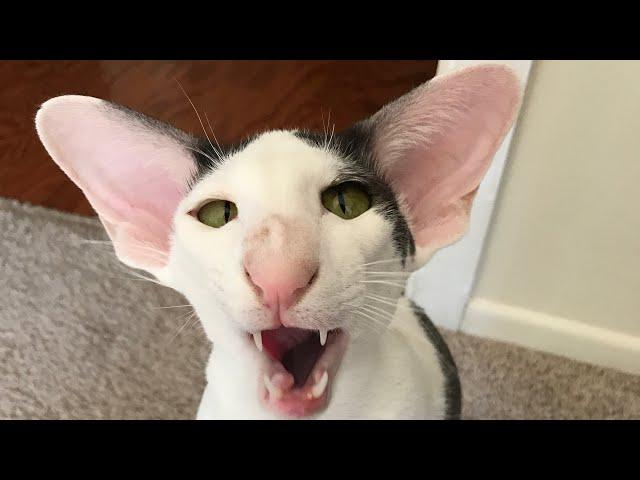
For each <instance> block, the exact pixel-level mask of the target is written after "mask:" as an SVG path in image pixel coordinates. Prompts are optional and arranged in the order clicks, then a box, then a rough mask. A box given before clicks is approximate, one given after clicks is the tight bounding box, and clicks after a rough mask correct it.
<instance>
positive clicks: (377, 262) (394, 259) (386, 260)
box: [360, 258, 400, 267]
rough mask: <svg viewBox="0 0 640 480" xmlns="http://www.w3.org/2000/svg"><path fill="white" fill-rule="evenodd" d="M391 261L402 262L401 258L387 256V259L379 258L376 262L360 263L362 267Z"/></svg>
mask: <svg viewBox="0 0 640 480" xmlns="http://www.w3.org/2000/svg"><path fill="white" fill-rule="evenodd" d="M391 262H396V263H400V260H399V259H397V258H387V259H385V260H377V261H375V262H369V263H363V264H361V265H360V267H366V266H367V265H378V264H380V263H391Z"/></svg>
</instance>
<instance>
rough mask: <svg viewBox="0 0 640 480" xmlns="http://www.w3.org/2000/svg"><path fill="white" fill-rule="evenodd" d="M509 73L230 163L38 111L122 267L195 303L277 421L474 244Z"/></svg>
mask: <svg viewBox="0 0 640 480" xmlns="http://www.w3.org/2000/svg"><path fill="white" fill-rule="evenodd" d="M518 97H519V90H518V85H517V81H516V80H515V78H514V76H513V74H512V73H510V72H509V71H508V70H506V69H504V68H502V67H490V66H489V67H481V68H476V69H470V70H466V71H464V72H461V73H458V74H456V75H452V76H449V77H445V78H443V79H438V80H437V81H434V82H432V83H431V84H429V85H427V86H422V87H419V88H418V89H416V90H414V91H413V92H411V93H409V94H408V95H406V96H405V97H403V98H401V99H400V100H398V101H396V102H394V103H392V104H390V105H389V106H387V107H385V109H383V110H381V111H380V112H378V113H377V114H376V115H374V116H373V117H371V118H370V119H367V120H364V121H362V122H359V123H358V124H356V125H354V126H353V127H352V128H350V129H347V130H346V131H345V132H342V133H340V134H338V135H314V134H311V133H307V132H303V131H274V132H268V133H265V134H262V135H259V136H256V137H254V138H252V139H251V140H249V141H245V142H243V143H242V144H239V145H237V146H235V147H232V148H220V147H219V146H217V145H214V144H212V143H211V142H210V141H209V140H208V139H199V138H195V137H192V136H190V135H187V134H185V133H184V132H180V131H178V130H175V129H173V128H171V127H168V126H166V125H164V124H161V123H160V122H157V121H155V120H152V119H149V118H148V117H144V116H142V115H140V114H136V113H134V112H131V111H129V110H127V109H125V108H123V107H119V106H115V105H112V104H109V103H107V102H104V101H101V100H97V99H92V98H89V97H76V96H68V97H58V98H56V99H53V100H50V101H49V102H47V103H46V104H45V105H43V107H42V108H41V110H40V111H39V113H38V116H37V119H36V124H37V128H38V132H39V134H40V136H41V138H42V141H43V143H44V144H45V146H46V148H47V150H48V151H49V153H50V154H51V156H52V157H53V158H54V160H56V162H58V164H59V165H60V166H61V167H62V168H63V170H64V171H65V172H66V173H67V174H68V175H69V176H70V177H71V178H72V179H73V180H74V181H75V182H76V183H77V184H78V185H79V186H80V187H81V188H82V189H83V190H84V192H85V193H86V195H87V197H88V199H89V200H90V202H91V203H92V205H93V206H94V208H95V209H96V211H97V212H98V214H99V216H100V218H101V220H102V222H103V224H104V225H105V228H106V229H107V232H108V233H109V235H110V237H111V239H112V240H113V242H114V246H115V249H116V253H117V254H118V256H119V258H120V259H121V260H122V261H123V262H125V263H127V264H128V265H130V266H133V267H136V268H143V269H145V270H147V271H149V272H151V273H152V274H154V275H155V276H156V277H157V278H159V279H160V280H161V281H162V282H164V283H165V284H167V285H169V286H171V287H173V288H175V289H177V290H179V291H180V292H182V293H183V294H184V295H185V296H186V297H187V298H188V299H189V301H190V302H191V303H192V304H193V305H194V307H195V308H196V310H197V312H198V314H199V316H200V318H201V321H202V323H203V326H204V328H205V331H206V332H207V334H208V336H209V337H210V339H211V340H212V341H213V342H214V345H215V348H220V349H223V350H224V349H227V350H229V351H230V352H235V353H237V354H239V355H242V356H243V357H245V358H246V359H250V360H251V361H248V362H245V363H243V365H245V366H246V365H249V366H247V367H245V368H248V369H250V370H255V371H251V372H244V373H245V374H246V373H248V375H249V377H255V382H256V385H257V389H256V394H257V395H258V396H259V398H260V400H261V401H262V402H263V405H264V407H265V408H267V409H271V410H274V411H276V412H278V413H280V414H284V415H288V416H301V415H308V414H313V413H315V412H317V411H319V410H321V409H322V408H324V407H326V405H327V404H328V402H329V401H330V391H331V388H330V387H331V382H332V380H333V378H334V377H335V375H336V374H337V372H338V371H339V367H340V362H341V359H342V357H343V354H344V352H345V350H346V349H347V348H349V344H350V342H354V341H357V339H359V338H362V336H366V335H372V334H375V333H376V332H378V331H380V329H381V328H383V327H385V326H386V325H387V324H388V322H389V320H390V317H391V312H392V311H393V308H392V307H391V305H393V303H394V300H395V299H396V298H397V297H398V296H399V295H401V294H402V291H403V285H404V282H405V280H406V273H405V272H407V271H411V270H412V269H415V268H417V267H419V266H420V265H422V264H424V262H426V261H427V259H428V258H429V257H430V256H431V254H432V253H433V252H434V251H435V250H436V249H437V248H440V247H442V246H444V245H446V244H448V243H451V242H452V241H455V240H456V239H457V238H459V236H460V235H461V234H462V233H463V232H464V229H465V227H466V223H467V219H468V215H469V209H470V206H471V199H472V197H473V194H474V193H475V190H476V189H477V186H478V183H479V182H480V180H481V178H482V176H483V174H484V172H485V171H486V169H487V168H488V165H489V162H490V160H491V157H492V156H493V154H494V153H495V150H496V149H497V148H498V146H499V144H500V140H501V139H502V137H503V136H504V134H505V133H506V131H507V130H508V128H509V126H510V124H511V121H512V119H513V116H514V113H515V110H516V107H517V103H518Z"/></svg>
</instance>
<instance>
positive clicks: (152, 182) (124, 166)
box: [36, 95, 196, 275]
mask: <svg viewBox="0 0 640 480" xmlns="http://www.w3.org/2000/svg"><path fill="white" fill-rule="evenodd" d="M36 129H37V131H38V135H39V136H40V140H41V141H42V143H43V144H44V146H45V148H46V149H47V151H48V152H49V154H50V155H51V157H52V158H53V160H54V161H55V162H56V163H57V164H58V165H59V166H60V168H62V170H63V171H64V172H65V173H66V174H67V175H68V176H69V178H71V180H73V181H74V182H75V183H76V184H77V185H78V186H79V187H80V189H81V190H82V191H83V192H84V194H85V195H86V197H87V199H88V200H89V202H90V203H91V205H92V206H93V208H94V209H95V210H96V212H97V213H98V216H99V217H100V220H101V221H102V223H103V225H104V226H105V228H106V230H107V233H108V234H109V236H110V238H111V240H112V241H113V245H114V248H115V251H116V254H117V256H118V258H119V259H120V260H121V261H122V262H124V263H126V264H127V265H129V266H132V267H134V268H141V269H145V270H147V271H149V272H151V273H153V274H155V275H157V274H158V272H159V271H160V270H161V269H162V268H163V267H164V266H165V265H166V263H167V259H168V254H169V248H170V235H171V232H172V224H173V215H174V212H175V210H176V207H177V205H178V203H179V202H180V200H181V199H182V198H183V197H184V195H185V192H186V189H187V186H188V182H189V179H190V178H191V176H192V175H193V173H194V172H195V168H196V166H195V161H194V157H193V154H192V152H191V151H190V150H189V149H188V148H187V147H188V146H189V145H190V144H192V142H193V138H192V137H190V136H189V135H187V134H186V133H184V132H182V131H180V130H177V129H174V128H173V127H170V126H169V125H165V124H163V123H161V122H158V121H156V120H154V119H151V118H149V117H146V116H144V115H141V114H138V113H136V112H133V111H130V110H128V109H125V108H124V107H120V106H117V105H114V104H111V103H109V102H106V101H104V100H100V99H97V98H92V97H83V96H76V95H69V96H62V97H56V98H53V99H51V100H48V101H47V102H45V103H44V104H43V105H42V106H41V107H40V110H39V111H38V113H37V115H36Z"/></svg>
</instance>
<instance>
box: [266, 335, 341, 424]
mask: <svg viewBox="0 0 640 480" xmlns="http://www.w3.org/2000/svg"><path fill="white" fill-rule="evenodd" d="M261 338H262V340H261V342H262V348H261V349H262V350H263V352H264V354H266V356H267V357H268V358H269V360H270V361H269V362H268V363H267V364H265V368H264V370H263V371H262V372H261V374H260V378H259V383H260V392H261V393H260V395H261V398H262V399H263V401H264V402H265V405H266V407H267V408H269V409H271V410H274V411H276V412H277V413H278V414H284V415H285V416H294V417H301V416H307V415H312V414H315V413H318V412H319V411H321V410H322V409H324V408H325V407H326V405H327V403H328V400H329V389H330V388H329V387H330V386H331V383H332V381H333V378H334V377H335V375H336V373H337V371H338V368H339V366H340V362H341V359H342V355H343V354H344V351H345V349H346V346H347V341H348V339H347V335H346V333H345V332H343V331H341V330H331V331H329V332H328V333H327V334H326V338H323V340H325V341H324V342H322V343H321V341H320V334H319V333H318V331H315V330H304V329H300V328H287V327H281V328H277V329H274V330H263V331H262V332H261ZM323 343H324V345H323Z"/></svg>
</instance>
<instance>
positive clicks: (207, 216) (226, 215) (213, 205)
mask: <svg viewBox="0 0 640 480" xmlns="http://www.w3.org/2000/svg"><path fill="white" fill-rule="evenodd" d="M237 216H238V207H236V204H235V203H233V202H229V201H228V200H214V201H212V202H209V203H207V204H205V205H203V206H202V207H200V210H198V220H200V221H201V222H202V223H204V224H205V225H208V226H210V227H213V228H220V227H222V226H223V225H226V224H227V223H229V222H230V221H231V220H233V219H234V218H236V217H237Z"/></svg>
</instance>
